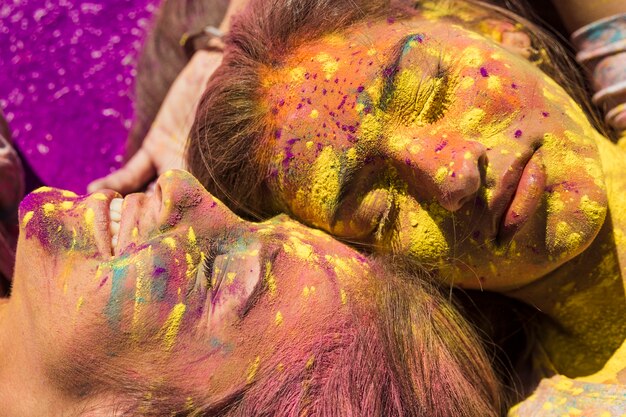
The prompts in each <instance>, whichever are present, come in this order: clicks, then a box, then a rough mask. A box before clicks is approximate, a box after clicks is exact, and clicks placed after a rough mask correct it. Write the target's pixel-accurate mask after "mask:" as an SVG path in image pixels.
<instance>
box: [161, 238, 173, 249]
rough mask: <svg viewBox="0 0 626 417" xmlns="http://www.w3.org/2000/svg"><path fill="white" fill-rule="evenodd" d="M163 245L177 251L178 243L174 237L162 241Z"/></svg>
mask: <svg viewBox="0 0 626 417" xmlns="http://www.w3.org/2000/svg"><path fill="white" fill-rule="evenodd" d="M161 243H163V244H164V245H167V246H169V247H170V248H171V249H176V241H175V240H174V238H173V237H166V238H164V239H163V240H161Z"/></svg>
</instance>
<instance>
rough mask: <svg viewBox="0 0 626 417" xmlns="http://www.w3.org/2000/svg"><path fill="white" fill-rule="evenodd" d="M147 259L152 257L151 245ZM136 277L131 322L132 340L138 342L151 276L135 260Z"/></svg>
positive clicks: (141, 264) (147, 303)
mask: <svg viewBox="0 0 626 417" xmlns="http://www.w3.org/2000/svg"><path fill="white" fill-rule="evenodd" d="M146 256H147V258H148V259H152V247H149V248H148V250H147V253H146ZM135 270H136V272H137V278H136V280H135V304H134V306H133V322H132V333H133V341H134V342H139V339H140V337H141V332H142V331H143V330H144V329H145V326H144V324H143V323H141V313H142V312H143V310H144V309H145V308H146V307H147V306H149V303H150V301H151V291H152V289H151V285H150V284H151V277H149V276H146V270H145V264H144V263H143V262H137V263H136V264H135Z"/></svg>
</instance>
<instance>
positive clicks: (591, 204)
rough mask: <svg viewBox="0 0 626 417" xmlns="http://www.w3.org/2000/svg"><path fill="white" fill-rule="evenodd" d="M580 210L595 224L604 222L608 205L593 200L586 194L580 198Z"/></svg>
mask: <svg viewBox="0 0 626 417" xmlns="http://www.w3.org/2000/svg"><path fill="white" fill-rule="evenodd" d="M580 210H581V211H582V212H583V214H584V215H585V217H586V218H587V220H588V221H589V222H591V223H593V224H594V228H595V225H599V224H601V223H602V222H604V218H605V216H606V207H605V206H603V205H601V204H599V203H597V202H595V201H592V200H591V199H590V198H589V196H587V195H584V196H583V197H582V198H581V199H580Z"/></svg>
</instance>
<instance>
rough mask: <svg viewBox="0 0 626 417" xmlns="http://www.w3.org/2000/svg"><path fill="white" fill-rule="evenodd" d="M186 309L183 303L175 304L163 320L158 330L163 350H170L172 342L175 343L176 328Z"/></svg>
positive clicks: (177, 328)
mask: <svg viewBox="0 0 626 417" xmlns="http://www.w3.org/2000/svg"><path fill="white" fill-rule="evenodd" d="M186 309H187V306H185V304H183V303H178V304H176V305H175V306H174V308H173V309H172V311H171V312H170V314H169V316H168V317H167V320H165V323H164V324H163V327H162V328H161V331H160V332H159V334H160V336H161V337H162V338H163V348H164V349H165V350H170V349H171V348H172V346H174V343H176V337H177V336H178V330H179V329H180V324H181V322H182V319H183V315H184V314H185V310H186Z"/></svg>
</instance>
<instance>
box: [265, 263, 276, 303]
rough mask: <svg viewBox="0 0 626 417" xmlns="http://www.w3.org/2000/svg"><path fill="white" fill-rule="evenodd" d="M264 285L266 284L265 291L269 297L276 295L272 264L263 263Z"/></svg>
mask: <svg viewBox="0 0 626 417" xmlns="http://www.w3.org/2000/svg"><path fill="white" fill-rule="evenodd" d="M265 283H266V284H267V290H268V292H269V294H270V295H271V296H275V295H276V278H275V277H274V274H273V273H272V263H271V262H270V261H267V262H266V263H265Z"/></svg>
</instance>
